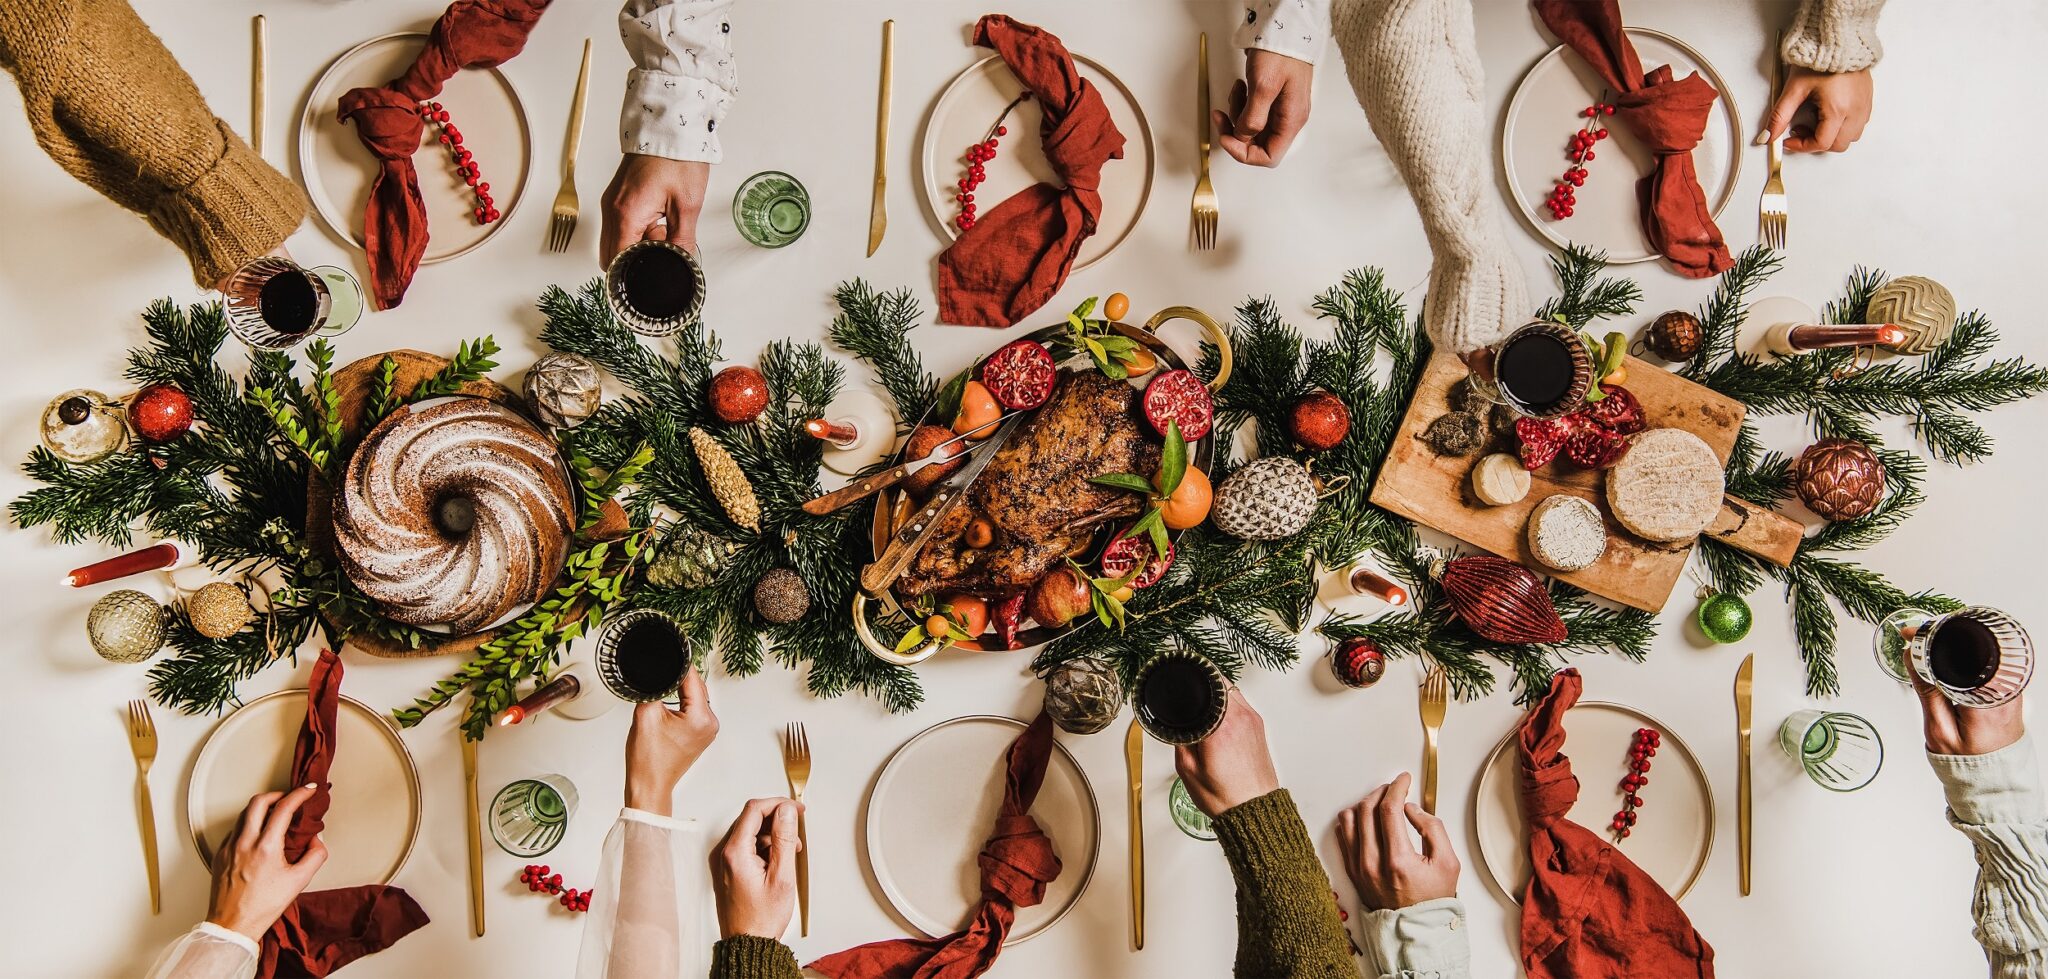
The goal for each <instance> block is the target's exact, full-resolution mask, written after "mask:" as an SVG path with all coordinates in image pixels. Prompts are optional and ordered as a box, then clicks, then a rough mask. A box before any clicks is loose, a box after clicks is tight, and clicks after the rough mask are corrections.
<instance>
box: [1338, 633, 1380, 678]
mask: <svg viewBox="0 0 2048 979" xmlns="http://www.w3.org/2000/svg"><path fill="white" fill-rule="evenodd" d="M1330 672H1332V673H1335V674H1336V675H1337V682H1338V683H1341V684H1343V685H1345V686H1347V687H1351V688H1353V689H1364V688H1366V687H1369V686H1372V685H1373V684H1375V683H1378V682H1380V677H1383V676H1386V675H1387V654H1386V653H1384V652H1381V651H1380V647H1379V644H1378V643H1376V642H1373V641H1372V640H1370V639H1366V638H1364V637H1354V638H1351V639H1346V640H1344V641H1343V642H1341V643H1338V644H1337V648H1336V649H1334V650H1332V651H1331V652H1330Z"/></svg>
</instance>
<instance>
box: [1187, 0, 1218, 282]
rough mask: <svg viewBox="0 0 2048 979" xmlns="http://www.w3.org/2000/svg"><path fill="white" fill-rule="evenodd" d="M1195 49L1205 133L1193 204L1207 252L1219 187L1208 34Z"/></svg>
mask: <svg viewBox="0 0 2048 979" xmlns="http://www.w3.org/2000/svg"><path fill="white" fill-rule="evenodd" d="M1196 50H1198V51H1199V52H1200V54H1199V55H1197V57H1196V60H1195V78H1196V81H1195V106H1196V111H1198V112H1200V113H1201V115H1202V117H1201V119H1199V120H1197V123H1196V129H1195V131H1196V132H1199V133H1201V134H1202V150H1201V153H1200V154H1199V155H1198V157H1197V159H1199V160H1200V161H1201V165H1202V173H1201V176H1200V177H1197V178H1196V179H1195V200H1194V203H1193V204H1192V205H1191V207H1192V209H1193V212H1194V217H1193V221H1194V226H1195V247H1196V248H1198V249H1200V250H1202V251H1208V250H1209V249H1211V248H1214V247H1216V188H1214V187H1211V186H1209V152H1210V145H1209V141H1210V139H1211V135H1210V133H1211V129H1210V125H1209V35H1207V34H1203V35H1202V38H1201V41H1200V42H1199V44H1198V47H1197V49H1196Z"/></svg>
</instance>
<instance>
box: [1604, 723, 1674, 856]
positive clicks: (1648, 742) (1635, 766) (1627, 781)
mask: <svg viewBox="0 0 2048 979" xmlns="http://www.w3.org/2000/svg"><path fill="white" fill-rule="evenodd" d="M1663 743H1664V736H1663V735H1661V734H1658V733H1657V732H1656V731H1655V730H1653V729H1651V728H1647V727H1643V728H1637V729H1636V737H1635V741H1634V743H1632V744H1630V745H1629V749H1628V774H1627V775H1623V776H1622V777H1621V793H1622V795H1621V811H1620V812H1617V813H1615V814H1614V821H1613V822H1610V823H1608V824H1607V828H1608V830H1609V831H1611V832H1612V833H1613V834H1614V842H1616V843H1619V842H1621V841H1622V840H1625V839H1628V834H1629V830H1631V829H1633V828H1634V827H1635V825H1636V810H1637V809H1640V808H1642V805H1643V797H1642V789H1643V786H1645V785H1648V784H1650V759H1652V758H1654V757H1656V756H1657V746H1658V745H1660V744H1663Z"/></svg>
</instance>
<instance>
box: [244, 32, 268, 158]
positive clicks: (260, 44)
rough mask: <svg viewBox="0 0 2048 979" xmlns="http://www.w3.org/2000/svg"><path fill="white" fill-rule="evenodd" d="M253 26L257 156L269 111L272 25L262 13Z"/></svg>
mask: <svg viewBox="0 0 2048 979" xmlns="http://www.w3.org/2000/svg"><path fill="white" fill-rule="evenodd" d="M252 26H253V27H254V30H255V38H254V39H253V40H252V41H251V42H250V44H251V48H252V50H251V51H250V55H251V58H250V60H251V61H252V62H254V63H253V64H252V65H250V68H251V69H252V70H251V71H250V73H249V148H250V149H253V150H255V151H256V155H257V156H262V155H263V117H264V115H265V114H266V113H267V112H268V111H269V110H268V108H267V106H266V105H265V103H266V102H268V101H269V97H268V88H269V86H268V84H267V82H266V81H265V79H264V76H265V75H266V74H268V69H269V66H270V27H269V24H268V22H266V21H265V20H264V19H263V15H262V14H257V15H256V20H255V22H254V24H253V25H252Z"/></svg>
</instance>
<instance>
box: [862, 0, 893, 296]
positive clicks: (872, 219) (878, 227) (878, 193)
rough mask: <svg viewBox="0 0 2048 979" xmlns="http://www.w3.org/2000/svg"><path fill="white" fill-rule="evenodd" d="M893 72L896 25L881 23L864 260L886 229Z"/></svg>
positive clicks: (880, 241)
mask: <svg viewBox="0 0 2048 979" xmlns="http://www.w3.org/2000/svg"><path fill="white" fill-rule="evenodd" d="M895 69H896V22H895V21H893V20H885V21H883V22H882V94H881V105H880V107H879V108H877V109H876V110H875V203H874V207H873V209H871V210H870V211H869V212H868V257H870V258H872V257H874V254H875V249H877V248H880V247H882V234H883V233H884V232H886V231H888V230H889V208H888V196H889V195H888V190H889V76H890V75H892V74H894V73H895Z"/></svg>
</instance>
